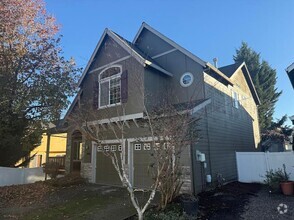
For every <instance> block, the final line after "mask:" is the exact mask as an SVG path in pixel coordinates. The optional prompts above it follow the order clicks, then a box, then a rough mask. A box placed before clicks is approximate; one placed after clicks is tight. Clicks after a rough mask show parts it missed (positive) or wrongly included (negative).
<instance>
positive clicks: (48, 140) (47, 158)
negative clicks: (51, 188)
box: [45, 131, 51, 180]
mask: <svg viewBox="0 0 294 220" xmlns="http://www.w3.org/2000/svg"><path fill="white" fill-rule="evenodd" d="M50 138H51V134H50V132H49V131H48V132H47V147H46V164H47V163H48V162H49V152H50ZM45 180H47V173H45Z"/></svg>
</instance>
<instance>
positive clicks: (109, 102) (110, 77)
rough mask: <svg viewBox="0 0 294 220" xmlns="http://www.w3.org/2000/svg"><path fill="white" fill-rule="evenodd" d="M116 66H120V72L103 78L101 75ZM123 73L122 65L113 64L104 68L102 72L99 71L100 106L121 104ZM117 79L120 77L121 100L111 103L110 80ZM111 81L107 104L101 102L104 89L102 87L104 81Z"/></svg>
mask: <svg viewBox="0 0 294 220" xmlns="http://www.w3.org/2000/svg"><path fill="white" fill-rule="evenodd" d="M114 67H118V68H119V69H120V71H119V73H117V74H114V75H112V76H109V77H105V78H103V79H101V75H102V74H103V73H104V72H105V71H107V70H109V69H111V68H114ZM121 75H122V66H121V65H117V64H116V65H111V66H109V67H107V68H105V69H103V70H102V71H101V72H100V73H99V76H98V82H99V100H98V104H99V108H100V109H101V108H107V107H111V106H116V105H121V80H120V79H121ZM115 79H119V83H120V84H119V87H120V100H119V102H115V103H111V100H110V99H111V89H110V82H111V81H112V80H115ZM107 82H108V83H109V89H108V103H107V104H103V105H102V104H101V95H102V91H101V88H102V84H104V83H107Z"/></svg>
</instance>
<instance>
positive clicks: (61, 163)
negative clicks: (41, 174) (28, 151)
mask: <svg viewBox="0 0 294 220" xmlns="http://www.w3.org/2000/svg"><path fill="white" fill-rule="evenodd" d="M50 162H54V163H57V164H59V170H64V169H65V156H63V157H49V163H50Z"/></svg>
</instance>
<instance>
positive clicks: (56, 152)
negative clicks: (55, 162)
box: [29, 133, 67, 168]
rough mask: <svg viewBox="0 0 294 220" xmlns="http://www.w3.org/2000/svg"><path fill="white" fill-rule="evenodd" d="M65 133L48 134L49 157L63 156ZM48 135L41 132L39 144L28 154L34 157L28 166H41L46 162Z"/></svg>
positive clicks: (64, 151)
mask: <svg viewBox="0 0 294 220" xmlns="http://www.w3.org/2000/svg"><path fill="white" fill-rule="evenodd" d="M66 136H67V134H66V133H60V134H51V136H50V148H49V157H64V156H65V153H66ZM47 141H48V135H47V134H43V136H42V141H41V145H40V146H38V147H37V148H35V149H34V150H33V151H32V152H31V154H30V156H32V155H34V154H36V155H35V157H34V158H33V159H32V160H31V162H30V163H29V168H33V167H41V166H42V164H43V163H45V162H46V151H47Z"/></svg>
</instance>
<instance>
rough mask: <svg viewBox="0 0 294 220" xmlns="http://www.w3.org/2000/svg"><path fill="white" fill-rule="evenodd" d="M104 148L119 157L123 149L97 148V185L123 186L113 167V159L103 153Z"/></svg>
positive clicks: (113, 147) (107, 146) (112, 147)
mask: <svg viewBox="0 0 294 220" xmlns="http://www.w3.org/2000/svg"><path fill="white" fill-rule="evenodd" d="M102 148H104V150H105V151H106V152H110V151H111V152H113V153H116V154H117V156H118V157H119V153H120V152H121V150H122V148H121V145H103V146H98V147H97V154H96V157H97V158H96V183H99V184H103V185H116V186H121V185H122V184H121V181H120V179H119V176H118V174H117V172H116V170H115V168H114V166H113V165H112V162H111V158H110V157H107V156H106V155H105V154H104V153H103V152H102Z"/></svg>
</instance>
